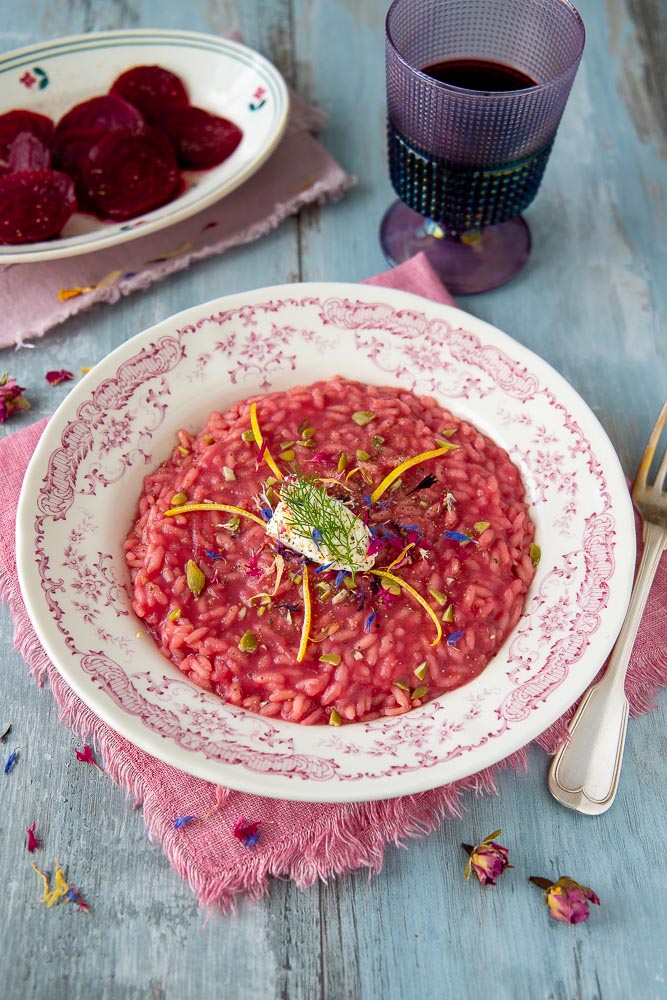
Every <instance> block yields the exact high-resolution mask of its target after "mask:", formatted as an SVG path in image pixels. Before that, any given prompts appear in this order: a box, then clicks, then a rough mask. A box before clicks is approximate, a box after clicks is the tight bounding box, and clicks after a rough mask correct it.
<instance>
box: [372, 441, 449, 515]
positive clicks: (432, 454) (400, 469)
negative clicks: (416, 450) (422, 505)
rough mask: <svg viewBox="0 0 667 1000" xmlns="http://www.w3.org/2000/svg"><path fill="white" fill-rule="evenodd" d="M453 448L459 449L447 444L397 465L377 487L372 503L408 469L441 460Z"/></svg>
mask: <svg viewBox="0 0 667 1000" xmlns="http://www.w3.org/2000/svg"><path fill="white" fill-rule="evenodd" d="M453 448H458V445H457V444H446V445H443V446H442V448H434V449H433V451H423V452H422V453H421V454H420V455H415V456H414V457H413V458H408V459H406V460H405V462H401V464H400V465H397V466H396V468H395V469H392V470H391V472H390V473H388V474H387V475H386V476H385V477H384V479H383V480H382V482H381V483H380V485H379V486H376V487H375V489H374V490H373V492H372V493H371V503H375V501H376V500H378V499H379V498H380V497H381V496H382V494H383V493H384V492H385V490H386V489H387V488H388V487H389V486H391V484H392V483H393V482H394V480H395V479H398V477H399V476H401V475H403V473H404V472H406V471H407V470H408V469H411V468H412V466H413V465H419V463H420V462H426V461H428V460H429V459H430V458H439V457H440V455H444V454H445V453H446V452H448V451H451V450H452V449H453Z"/></svg>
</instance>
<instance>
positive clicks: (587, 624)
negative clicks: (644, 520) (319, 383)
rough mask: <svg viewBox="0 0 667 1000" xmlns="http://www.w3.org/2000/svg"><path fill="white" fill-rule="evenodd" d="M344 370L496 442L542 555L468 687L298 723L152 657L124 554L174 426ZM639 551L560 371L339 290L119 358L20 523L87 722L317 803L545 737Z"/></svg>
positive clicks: (202, 768)
mask: <svg viewBox="0 0 667 1000" xmlns="http://www.w3.org/2000/svg"><path fill="white" fill-rule="evenodd" d="M336 373H338V374H341V375H344V376H347V377H349V378H354V379H357V380H360V381H364V382H367V383H375V384H378V385H399V384H400V385H403V386H405V387H406V388H409V389H411V390H413V391H414V392H417V393H425V394H430V395H433V396H435V397H436V398H437V399H438V400H440V401H441V402H442V403H443V404H444V405H446V406H447V407H448V408H450V409H451V410H452V411H453V412H454V413H456V414H457V415H459V416H461V417H463V418H465V419H467V420H470V421H472V422H473V423H474V424H476V425H477V426H478V427H479V429H480V430H482V431H483V432H485V433H486V434H488V435H489V436H491V437H492V438H493V439H494V440H495V441H497V442H498V443H499V444H500V445H502V446H503V447H504V448H506V450H507V451H508V452H509V455H510V457H511V458H512V460H513V461H514V462H515V463H516V464H517V465H518V467H519V469H520V470H521V473H522V476H523V479H524V482H525V485H526V491H527V496H528V498H529V501H530V505H531V516H532V518H533V520H534V522H535V525H536V540H537V542H538V544H539V546H540V548H541V553H542V554H541V560H540V563H539V566H538V568H537V573H536V576H535V580H534V582H533V584H532V587H531V589H530V591H529V594H528V599H527V603H526V607H525V610H524V614H523V616H522V618H521V619H520V621H519V624H518V625H517V627H516V629H515V631H514V632H513V634H512V635H511V636H510V638H509V640H508V641H507V642H506V643H505V645H504V647H503V648H502V649H501V651H500V653H499V654H498V656H497V657H496V658H495V659H494V660H493V661H492V662H491V663H490V664H489V666H488V667H487V668H486V670H485V671H484V672H483V673H482V674H481V676H479V677H478V678H476V679H475V680H473V681H471V682H470V683H469V684H467V685H465V686H464V687H462V688H459V689H458V690H456V691H453V692H451V693H449V694H447V695H446V696H443V697H441V698H438V699H437V700H435V701H432V702H430V703H429V704H427V705H424V706H422V707H420V708H417V709H415V710H414V711H412V712H410V713H408V714H407V715H403V716H399V717H397V718H392V719H386V720H375V721H372V722H369V723H359V724H352V725H347V726H340V727H329V726H303V727H302V726H298V725H294V724H291V723H287V722H276V721H274V720H271V719H265V718H262V717H261V716H258V715H254V714H250V713H248V712H246V711H245V710H242V709H238V708H234V707H233V706H230V705H226V704H224V703H223V702H222V701H221V700H220V699H219V698H217V697H216V696H215V695H212V694H210V693H208V692H206V691H202V690H200V689H199V688H197V687H195V686H194V685H193V684H192V683H191V682H189V681H188V680H187V679H186V678H185V677H183V675H182V674H180V673H179V671H178V670H177V669H176V668H175V667H174V666H172V664H171V663H169V662H168V661H167V660H165V659H164V658H163V657H162V655H161V654H160V653H159V652H158V651H157V648H156V647H155V646H154V645H153V641H152V639H151V638H150V636H148V635H146V634H145V632H142V626H141V623H140V622H139V621H138V620H137V619H136V617H135V616H134V614H133V612H132V609H131V598H130V588H129V576H128V571H127V569H126V565H125V560H124V557H123V541H124V539H125V537H126V535H127V532H128V529H129V526H130V524H131V521H132V519H133V517H134V514H135V510H136V504H137V499H138V496H139V492H140V490H141V484H142V480H143V477H144V475H145V474H146V472H147V471H148V470H149V469H152V468H154V467H155V466H157V465H159V463H160V462H162V461H163V460H164V459H165V458H166V457H167V456H168V455H169V453H170V450H171V447H172V444H173V440H174V435H175V433H176V431H177V430H178V429H179V428H181V427H186V428H187V429H188V430H190V431H197V430H198V429H200V428H201V427H202V426H203V424H204V422H205V420H206V418H207V416H208V414H209V412H210V411H212V410H214V409H225V408H226V406H227V405H229V404H231V403H232V402H233V401H235V400H238V399H243V398H245V397H247V396H249V395H252V394H254V393H257V392H262V391H267V392H268V391H273V390H277V389H285V388H287V387H289V386H290V385H297V384H300V385H304V384H306V385H307V384H309V383H310V382H314V381H316V380H317V379H321V378H326V377H328V376H330V375H333V374H336ZM634 549H635V533H634V521H633V513H632V506H631V502H630V497H629V492H628V489H627V486H626V482H625V478H624V475H623V472H622V469H621V467H620V464H619V461H618V459H617V457H616V454H615V452H614V450H613V448H612V445H611V443H610V441H609V439H608V438H607V436H606V434H605V432H604V431H603V429H602V427H601V426H600V424H599V423H598V421H597V419H596V417H595V416H594V415H593V413H592V412H591V411H590V410H589V408H588V407H587V406H586V404H585V403H584V402H583V401H582V399H581V398H580V397H579V396H578V395H577V393H576V392H575V391H574V389H572V387H571V386H570V385H569V384H568V383H567V382H566V381H565V380H564V379H563V378H562V377H561V376H560V375H558V373H557V372H555V371H554V370H553V369H552V368H550V367H549V365H547V364H546V363H545V362H544V361H542V360H541V359H540V358H539V357H537V356H536V355H534V354H532V353H531V352H530V351H528V350H527V349H526V348H525V347H523V346H521V345H520V344H518V343H517V342H516V341H514V340H512V339H511V338H510V337H508V336H507V335H505V334H504V333H501V332H500V331H499V330H497V329H495V328H494V327H492V326H489V325H488V324H487V323H483V322H482V321H480V320H478V319H475V318H474V317H472V316H470V315H468V314H467V313H465V312H463V311H461V310H459V309H455V308H453V307H450V306H444V305H439V304H436V303H433V302H430V301H428V300H426V299H423V298H420V297H418V296H414V295H409V294H407V293H405V292H399V291H394V290H388V289H381V288H373V287H369V286H363V285H352V284H323V283H312V284H294V285H284V286H277V287H274V288H264V289H258V290H256V291H252V292H245V293H242V294H239V295H232V296H228V297H226V298H221V299H217V300H215V301H212V302H208V303H206V304H204V305H201V306H197V307H196V308H193V309H188V310H186V311H185V312H182V313H179V314H178V315H176V316H173V317H171V318H170V319H167V320H165V321H164V322H162V323H160V324H158V325H157V326H155V327H152V328H151V329H149V330H146V331H144V332H143V333H140V334H139V335H138V336H136V337H134V338H133V339H131V340H129V341H127V342H126V343H125V344H123V345H122V346H121V347H119V348H117V349H116V350H115V351H114V352H113V353H112V354H110V355H109V356H108V357H107V358H106V359H104V360H103V361H102V362H100V363H99V364H98V365H96V366H95V368H94V369H93V370H92V371H90V372H89V373H88V374H87V375H86V376H85V377H84V378H83V379H82V380H81V382H80V383H79V384H78V385H77V386H76V387H75V388H74V389H73V390H72V392H71V393H70V394H69V396H68V397H67V398H66V400H65V401H64V403H63V404H62V405H61V406H60V408H59V409H58V411H57V412H56V414H55V415H54V416H53V418H52V419H51V421H50V422H49V424H48V426H47V428H46V430H45V432H44V435H43V437H42V439H41V441H40V443H39V446H38V448H37V450H36V452H35V454H34V457H33V459H32V461H31V464H30V467H29V469H28V473H27V475H26V478H25V481H24V486H23V490H22V493H21V500H20V506H19V514H18V523H17V558H18V570H19V576H20V580H21V587H22V591H23V595H24V598H25V601H26V605H27V608H28V612H29V614H30V618H31V620H32V622H33V624H34V626H35V629H36V631H37V634H38V636H39V638H40V640H41V642H42V644H43V646H44V648H45V650H46V651H47V653H48V654H49V656H50V657H51V659H52V660H53V662H54V664H55V665H56V667H57V669H58V670H59V672H60V673H61V675H62V677H63V678H64V679H65V681H66V682H67V683H68V684H69V686H70V687H71V688H72V689H73V690H74V691H75V692H76V693H77V694H78V695H79V697H80V698H81V699H82V700H83V701H84V702H85V703H86V704H87V705H88V706H89V707H90V708H91V709H92V710H93V711H94V712H95V713H96V714H97V715H98V716H99V717H100V718H101V719H103V720H104V721H105V722H107V723H108V724H109V725H110V726H112V727H113V728H114V729H115V730H116V731H117V732H119V733H121V734H122V735H123V736H125V737H126V738H127V739H129V740H131V741H132V742H133V743H134V744H136V745H137V746H139V747H141V748H142V749H143V750H145V751H147V752H148V753H150V754H152V755H153V756H155V757H157V758H159V759H160V760H162V761H165V762H167V763H169V764H172V765H174V766H175V767H177V768H180V769H181V770H183V771H186V772H189V773H191V774H194V775H197V776H199V777H201V778H205V779H207V780H209V781H213V782H216V783H218V784H222V785H226V786H227V787H230V788H235V789H239V790H244V791H248V792H254V793H256V794H259V795H268V796H272V797H276V798H287V799H298V800H307V801H328V802H343V801H362V800H370V799H380V798H391V797H394V796H398V795H405V794H411V793H415V792H420V791H424V790H426V789H430V788H434V787H436V786H438V785H443V784H447V783H449V782H452V781H455V780H457V779H459V778H463V777H466V776H468V775H470V774H473V773H475V772H476V771H479V770H481V769H482V768H484V767H487V766H489V765H491V764H494V763H496V762H498V761H499V760H502V759H503V758H505V757H507V756H508V755H509V754H511V753H512V752H514V751H515V750H517V749H519V748H520V747H522V746H524V745H525V744H527V743H528V742H530V740H532V739H533V738H534V737H536V736H537V735H538V734H539V733H541V732H542V731H543V730H544V729H546V728H547V727H548V726H549V725H550V724H551V723H552V722H554V721H555V720H556V719H557V718H558V716H559V715H561V714H562V713H563V712H564V711H565V710H566V709H567V708H568V707H569V706H570V705H571V704H572V703H573V702H574V701H575V700H576V699H577V697H578V696H579V695H580V694H581V693H582V691H583V690H584V689H585V687H586V686H587V685H588V684H589V683H590V681H591V680H592V679H593V677H594V676H595V674H596V673H597V671H598V670H599V668H600V667H601V665H602V664H603V662H604V660H605V658H606V656H607V654H608V653H609V650H610V649H611V646H612V645H613V642H614V640H615V638H616V635H617V633H618V631H619V628H620V625H621V622H622V620H623V616H624V614H625V611H626V608H627V604H628V600H629V597H630V590H631V585H632V577H633V570H634V558H635V551H634ZM138 633H139V634H138Z"/></svg>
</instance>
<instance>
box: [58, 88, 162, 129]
mask: <svg viewBox="0 0 667 1000" xmlns="http://www.w3.org/2000/svg"><path fill="white" fill-rule="evenodd" d="M143 120H144V119H143V116H142V114H141V112H140V111H139V110H138V109H137V108H135V107H134V106H133V105H132V104H130V103H129V102H128V101H126V100H124V98H122V97H121V96H120V95H118V94H103V95H102V97H91V98H90V100H89V101H82V103H81V104H75V105H74V107H73V108H70V110H69V111H68V112H67V114H65V115H63V117H62V118H61V119H60V121H59V122H58V124H57V126H56V136H57V135H58V133H61V132H63V131H65V130H66V129H71V128H77V129H101V130H104V131H105V132H111V131H112V129H115V128H134V127H136V126H137V125H141V124H142V122H143Z"/></svg>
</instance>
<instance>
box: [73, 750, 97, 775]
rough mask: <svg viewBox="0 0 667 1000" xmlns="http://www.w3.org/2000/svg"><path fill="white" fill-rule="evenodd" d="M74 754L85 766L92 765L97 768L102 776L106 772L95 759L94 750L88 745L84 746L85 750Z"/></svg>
mask: <svg viewBox="0 0 667 1000" xmlns="http://www.w3.org/2000/svg"><path fill="white" fill-rule="evenodd" d="M74 752H75V754H76V759H77V760H80V761H82V762H83V763H84V764H92V765H93V767H96V768H97V770H98V771H99V772H100V774H104V771H103V770H102V768H101V767H100V765H99V764H98V763H97V761H96V760H95V759H94V757H93V751H92V748H91V747H90V746H89V745H88V744H86V745H85V746H84V748H83V750H75V751H74Z"/></svg>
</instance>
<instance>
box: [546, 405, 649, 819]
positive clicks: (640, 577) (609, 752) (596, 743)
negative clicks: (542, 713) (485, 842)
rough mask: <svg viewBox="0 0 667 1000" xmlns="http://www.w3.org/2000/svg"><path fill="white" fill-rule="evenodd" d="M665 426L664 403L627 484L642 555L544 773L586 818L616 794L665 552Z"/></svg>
mask: <svg viewBox="0 0 667 1000" xmlns="http://www.w3.org/2000/svg"><path fill="white" fill-rule="evenodd" d="M666 423H667V402H665V404H664V406H663V408H662V410H661V411H660V416H659V417H658V419H657V421H656V424H655V427H654V428H653V430H652V431H651V436H650V437H649V439H648V443H647V445H646V448H645V449H644V454H643V455H642V459H641V462H640V463H639V468H638V469H637V475H636V476H635V481H634V483H633V486H632V498H633V500H634V501H635V504H636V505H637V508H638V509H639V512H640V513H641V515H642V517H643V518H644V551H643V553H642V558H641V562H640V564H639V569H638V571H637V577H636V579H635V583H634V587H633V590H632V596H631V598H630V604H629V606H628V612H627V615H626V617H625V620H624V622H623V627H622V628H621V631H620V633H619V635H618V639H617V640H616V644H615V645H614V648H613V650H612V653H611V656H610V658H609V664H608V666H607V669H606V671H605V673H604V676H603V677H602V678H601V680H599V681H598V683H597V684H593V685H592V686H591V687H590V688H589V689H588V691H587V692H586V694H585V695H584V697H583V699H582V701H581V704H580V705H579V707H578V709H577V711H576V712H575V714H574V715H573V717H572V720H571V722H570V725H569V727H568V728H569V731H570V739H569V740H568V742H567V743H565V745H564V746H563V747H562V748H561V749H560V750H559V752H558V753H557V754H556V756H555V757H554V760H553V763H552V765H551V767H550V769H549V779H548V785H549V791H550V792H551V794H552V795H553V796H554V798H556V799H558V801H559V802H562V804H563V805H564V806H568V808H570V809H576V810H577V811H578V812H581V813H587V814H588V815H589V816H596V815H598V814H599V813H603V812H606V810H607V809H608V808H609V806H610V805H611V804H612V802H613V801H614V797H615V795H616V789H617V788H618V778H619V775H620V771H621V763H622V761H623V746H624V743H625V730H626V727H627V723H628V700H627V698H626V696H625V690H624V683H625V675H626V672H627V669H628V663H629V661H630V653H631V652H632V647H633V645H634V642H635V638H636V636H637V629H638V628H639V622H640V621H641V617H642V614H643V611H644V606H645V605H646V599H647V597H648V593H649V590H650V588H651V583H652V582H653V577H654V576H655V573H656V570H657V568H658V563H659V562H660V556H661V554H662V551H663V549H665V548H667V492H666V489H667V449H666V450H665V454H664V455H663V457H662V461H661V463H660V468H659V469H658V473H657V475H656V478H655V481H654V483H653V484H652V485H649V483H648V474H649V469H650V467H651V463H652V461H653V456H654V455H655V449H656V447H657V445H658V441H659V440H660V435H661V434H662V431H663V429H664V427H665V424H666Z"/></svg>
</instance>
